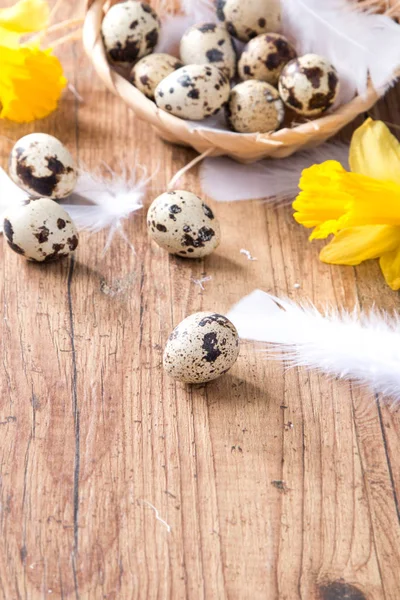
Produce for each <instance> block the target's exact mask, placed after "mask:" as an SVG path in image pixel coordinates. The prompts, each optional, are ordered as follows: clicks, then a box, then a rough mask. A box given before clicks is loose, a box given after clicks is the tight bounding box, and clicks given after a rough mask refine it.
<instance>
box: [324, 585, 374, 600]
mask: <svg viewBox="0 0 400 600" xmlns="http://www.w3.org/2000/svg"><path fill="white" fill-rule="evenodd" d="M319 592H320V600H367V598H366V596H365V595H364V594H363V593H362V592H361V591H360V590H359V589H358V588H356V587H354V585H350V584H349V583H345V582H344V581H334V582H332V583H326V584H324V585H320V586H319Z"/></svg>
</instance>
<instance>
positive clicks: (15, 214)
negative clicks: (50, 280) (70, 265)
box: [3, 198, 78, 262]
mask: <svg viewBox="0 0 400 600" xmlns="http://www.w3.org/2000/svg"><path fill="white" fill-rule="evenodd" d="M3 231H4V235H5V237H6V239H7V243H8V245H9V246H10V248H11V250H14V252H16V253H17V254H21V255H22V256H24V257H25V258H27V259H28V260H31V261H34V262H50V261H53V260H57V259H58V258H62V257H64V256H68V255H69V254H71V252H73V251H74V250H75V248H76V247H77V245H78V232H77V229H76V227H75V224H74V223H73V221H72V219H71V217H70V216H69V214H68V213H67V212H65V210H64V209H63V208H62V206H60V205H59V204H57V202H54V201H53V200H50V199H49V198H39V199H38V200H28V201H27V202H26V203H25V204H21V205H18V206H14V207H13V208H12V209H10V210H9V211H8V212H7V213H6V215H5V217H4V223H3Z"/></svg>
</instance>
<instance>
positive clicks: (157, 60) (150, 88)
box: [131, 54, 183, 100]
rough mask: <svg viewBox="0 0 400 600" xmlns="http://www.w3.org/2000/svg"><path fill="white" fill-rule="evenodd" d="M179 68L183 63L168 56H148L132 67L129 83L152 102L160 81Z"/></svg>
mask: <svg viewBox="0 0 400 600" xmlns="http://www.w3.org/2000/svg"><path fill="white" fill-rule="evenodd" d="M181 67H183V63H181V61H180V60H178V59H177V58H175V57H174V56H171V55H170V54H149V56H145V57H144V58H142V59H141V60H139V62H137V63H136V65H135V66H134V67H133V69H132V71H131V81H132V83H133V85H135V86H136V87H137V88H138V89H139V90H140V91H141V92H142V93H143V94H144V95H145V96H147V97H148V98H150V99H151V100H154V92H155V89H156V87H157V86H158V84H159V83H160V81H162V80H163V79H165V78H166V77H167V75H169V74H170V73H173V72H174V71H176V70H177V69H180V68H181Z"/></svg>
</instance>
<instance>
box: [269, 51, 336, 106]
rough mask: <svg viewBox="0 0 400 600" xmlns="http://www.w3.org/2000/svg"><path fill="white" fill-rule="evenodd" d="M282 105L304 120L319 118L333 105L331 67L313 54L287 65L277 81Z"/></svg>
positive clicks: (332, 71)
mask: <svg viewBox="0 0 400 600" xmlns="http://www.w3.org/2000/svg"><path fill="white" fill-rule="evenodd" d="M279 93H280V95H281V98H282V100H283V101H284V103H285V104H286V105H287V106H289V107H290V108H291V109H293V110H294V111H295V112H297V113H298V114H300V115H303V116H305V117H315V116H318V115H320V114H322V113H323V112H324V111H326V110H327V109H328V108H330V107H331V106H332V104H333V103H334V102H335V100H336V98H337V96H338V93H339V77H338V74H337V71H336V69H335V67H334V66H332V65H331V64H330V63H329V61H327V60H326V59H325V58H324V57H322V56H318V55H317V54H305V55H304V56H300V57H299V58H296V59H295V60H292V61H291V62H289V63H288V64H287V65H286V66H285V67H284V68H283V71H282V73H281V76H280V78H279Z"/></svg>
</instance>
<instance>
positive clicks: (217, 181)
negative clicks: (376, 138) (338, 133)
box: [200, 142, 349, 202]
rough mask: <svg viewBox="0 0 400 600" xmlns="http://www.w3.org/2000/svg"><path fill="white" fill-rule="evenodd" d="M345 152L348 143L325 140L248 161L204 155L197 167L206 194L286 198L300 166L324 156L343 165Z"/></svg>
mask: <svg viewBox="0 0 400 600" xmlns="http://www.w3.org/2000/svg"><path fill="white" fill-rule="evenodd" d="M348 153H349V146H348V144H345V143H342V142H327V143H325V144H323V145H322V146H319V147H318V148H314V149H311V150H304V151H302V152H299V153H297V154H295V155H293V156H290V157H288V158H282V159H281V160H275V159H267V160H263V161H260V162H257V163H254V164H250V165H241V164H237V163H236V162H234V161H233V160H231V159H230V158H206V159H205V160H204V161H203V163H202V165H201V167H200V181H201V186H202V189H203V191H204V192H205V193H206V194H207V195H208V196H210V197H211V198H213V199H214V200H219V201H222V202H229V201H233V200H251V199H260V198H274V199H275V201H277V202H284V201H285V200H287V201H290V200H292V199H293V198H294V197H295V196H296V195H297V193H298V183H299V180H300V175H301V173H302V171H303V169H305V168H307V167H309V166H311V165H313V164H319V163H322V162H324V161H325V160H337V161H339V162H340V163H341V164H342V165H343V166H344V167H347V166H348Z"/></svg>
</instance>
